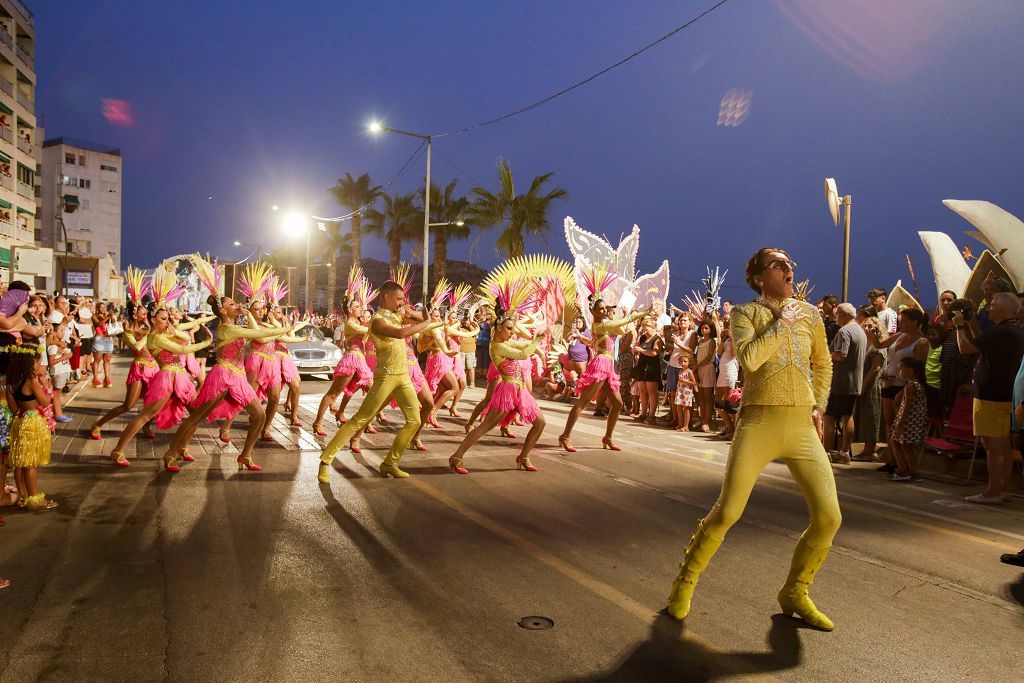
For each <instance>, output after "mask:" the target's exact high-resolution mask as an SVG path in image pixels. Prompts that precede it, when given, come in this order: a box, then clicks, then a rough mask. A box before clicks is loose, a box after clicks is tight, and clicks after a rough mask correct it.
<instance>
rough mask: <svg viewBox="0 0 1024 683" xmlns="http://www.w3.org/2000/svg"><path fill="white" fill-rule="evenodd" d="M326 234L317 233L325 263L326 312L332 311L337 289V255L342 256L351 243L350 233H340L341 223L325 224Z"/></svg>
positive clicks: (338, 258)
mask: <svg viewBox="0 0 1024 683" xmlns="http://www.w3.org/2000/svg"><path fill="white" fill-rule="evenodd" d="M326 227H327V231H326V232H319V231H318V232H317V235H319V236H320V240H321V242H322V244H323V246H324V248H325V251H326V257H327V260H326V262H327V263H330V265H329V266H328V268H327V312H328V313H330V312H331V311H333V310H334V297H335V294H336V293H337V291H336V290H337V287H338V262H339V261H340V260H341V259H340V257H339V255H340V254H344V253H345V252H346V251H347V250H348V248H349V247H350V245H351V243H352V235H351V233H342V231H341V223H340V222H338V221H331V222H329V223H327V224H326Z"/></svg>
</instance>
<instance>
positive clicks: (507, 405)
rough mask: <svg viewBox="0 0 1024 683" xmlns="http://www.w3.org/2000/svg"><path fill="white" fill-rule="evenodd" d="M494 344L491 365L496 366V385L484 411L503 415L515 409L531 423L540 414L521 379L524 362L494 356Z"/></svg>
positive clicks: (524, 419)
mask: <svg viewBox="0 0 1024 683" xmlns="http://www.w3.org/2000/svg"><path fill="white" fill-rule="evenodd" d="M494 346H495V345H494V344H492V345H491V365H492V367H494V366H497V367H498V373H499V375H498V385H497V386H496V387H494V394H493V395H492V396H491V400H490V402H489V403H488V404H487V409H486V410H485V411H484V412H488V411H491V410H496V411H498V412H499V413H501V414H502V415H505V414H506V413H509V412H511V411H517V412H518V413H519V417H520V418H521V419H522V420H523V421H524V422H527V423H532V422H533V421H534V420H536V419H537V416H539V415H540V407H539V406H538V405H537V400H536V399H535V398H534V397H533V396H532V395H531V394H530V392H529V391H528V390H527V389H526V382H524V381H523V367H524V363H523V361H518V360H514V359H512V358H501V357H497V358H496V357H495V352H494Z"/></svg>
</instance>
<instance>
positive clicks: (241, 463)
mask: <svg viewBox="0 0 1024 683" xmlns="http://www.w3.org/2000/svg"><path fill="white" fill-rule="evenodd" d="M235 462H237V463H238V471H239V472H241V471H242V470H243V469H246V470H252V471H253V472H259V471H260V470H262V469H263V468H262V467H260V466H259V465H257V464H256V463H254V462H253V461H252V456H249V457H247V458H243V457H242V456H238V460H236V461H235Z"/></svg>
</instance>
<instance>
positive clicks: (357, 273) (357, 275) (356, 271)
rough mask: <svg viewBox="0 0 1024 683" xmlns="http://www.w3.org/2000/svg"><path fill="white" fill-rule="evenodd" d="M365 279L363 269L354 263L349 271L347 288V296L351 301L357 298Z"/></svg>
mask: <svg viewBox="0 0 1024 683" xmlns="http://www.w3.org/2000/svg"><path fill="white" fill-rule="evenodd" d="M365 279H366V277H365V276H364V275H363V269H362V268H360V267H359V266H357V265H356V264H354V263H353V264H352V267H351V268H349V269H348V284H347V285H346V286H345V294H346V295H347V296H348V298H349V300H350V301H351V300H352V299H354V298H355V297H356V295H357V294H358V292H359V285H361V284H362V282H363V280H365Z"/></svg>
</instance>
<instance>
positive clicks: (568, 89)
mask: <svg viewBox="0 0 1024 683" xmlns="http://www.w3.org/2000/svg"><path fill="white" fill-rule="evenodd" d="M728 1H729V0H719V2H717V3H715V4H714V5H712V6H711V7H709V8H708V9H706V10H704V11H703V12H701V13H700V14H698V15H697V16H695V17H694V18H693V19H690V20H689V21H687V22H686V23H685V24H682V25H681V26H677V27H676V28H674V29H672V30H671V31H669V32H668V33H666V34H665V35H663V36H661V37H660V38H658V39H657V40H655V41H653V42H651V43H648V44H647V45H644V46H643V47H642V48H640V49H639V50H637V51H635V52H633V53H632V54H630V55H628V56H626V57H623V58H622V59H620V60H619V61H617V62H615V63H614V64H612V65H611V66H607V67H605V68H603V69H601V70H600V71H598V72H597V73H594V74H591V75H590V76H587V77H586V78H584V79H583V80H581V81H577V82H576V83H573V84H572V85H570V86H568V87H565V88H562V89H561V90H559V91H558V92H556V93H553V94H551V95H548V96H547V97H545V98H543V99H540V100H537V101H536V102H533V103H531V104H527V105H526V106H523V107H520V108H518V109H515V110H513V111H510V112H507V113H505V114H502V115H501V116H496V117H494V118H493V119H488V120H486V121H481V122H480V123H474V124H472V125H470V126H465V127H464V128H455V129H452V130H449V131H445V132H443V133H435V134H434V135H432V136H431V137H435V138H443V137H448V136H451V135H460V134H462V133H468V132H469V131H471V130H475V129H477V128H483V127H484V126H492V125H494V124H496V123H500V122H501V121H505V120H506V119H510V118H512V117H513V116H518V115H519V114H525V113H526V112H528V111H532V110H534V109H536V108H538V107H542V106H544V105H545V104H547V103H548V102H551V101H553V100H556V99H558V98H559V97H561V96H563V95H567V94H569V93H570V92H572V91H573V90H576V89H577V88H580V87H583V86H584V85H586V84H587V83H590V82H591V81H593V80H596V79H598V78H600V77H601V76H604V75H605V74H606V73H608V72H609V71H612V70H613V69H617V68H618V67H620V66H622V65H623V64H625V63H626V62H629V61H631V60H633V59H635V58H636V57H639V56H640V55H642V54H643V53H645V52H647V51H648V50H650V49H651V48H653V47H655V46H657V45H659V44H661V43H663V42H665V41H666V40H668V39H669V38H672V37H673V36H675V35H676V34H677V33H679V32H681V31H683V30H685V29H687V28H689V27H690V26H692V25H693V24H696V23H697V22H698V21H700V20H701V19H703V18H704V17H706V16H707V15H709V14H711V13H712V12H714V11H715V10H716V9H718V8H719V7H721V6H722V5H724V4H725V3H727V2H728Z"/></svg>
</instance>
